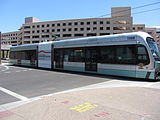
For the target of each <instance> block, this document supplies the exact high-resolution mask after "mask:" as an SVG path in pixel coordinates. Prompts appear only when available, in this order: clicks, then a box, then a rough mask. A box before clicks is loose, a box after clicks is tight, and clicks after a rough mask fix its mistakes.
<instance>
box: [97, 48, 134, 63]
mask: <svg viewBox="0 0 160 120" xmlns="http://www.w3.org/2000/svg"><path fill="white" fill-rule="evenodd" d="M100 63H107V64H129V65H135V64H136V47H135V46H108V47H102V48H101V50H100Z"/></svg>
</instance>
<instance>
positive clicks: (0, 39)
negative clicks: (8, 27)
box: [0, 32, 2, 64]
mask: <svg viewBox="0 0 160 120" xmlns="http://www.w3.org/2000/svg"><path fill="white" fill-rule="evenodd" d="M1 41H2V34H1V32H0V64H1V62H2V61H1V44H2V43H1Z"/></svg>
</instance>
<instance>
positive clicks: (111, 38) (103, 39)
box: [11, 32, 151, 49]
mask: <svg viewBox="0 0 160 120" xmlns="http://www.w3.org/2000/svg"><path fill="white" fill-rule="evenodd" d="M137 36H139V37H141V38H143V39H144V40H145V39H146V37H151V36H150V35H149V34H148V33H145V32H132V33H122V34H114V35H104V36H94V37H84V38H75V39H67V40H60V41H50V42H43V43H34V44H25V45H18V46H12V47H11V49H12V48H13V49H16V48H18V47H23V48H28V47H31V48H35V47H36V46H38V45H43V44H54V47H55V48H63V47H73V46H74V47H76V46H77V47H78V46H80V45H84V46H92V45H94V44H96V45H97V44H105V43H107V44H108V43H111V44H113V43H114V42H124V41H130V42H133V41H135V40H136V39H128V37H137ZM114 44H115V43H114Z"/></svg>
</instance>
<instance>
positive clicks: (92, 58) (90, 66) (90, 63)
mask: <svg viewBox="0 0 160 120" xmlns="http://www.w3.org/2000/svg"><path fill="white" fill-rule="evenodd" d="M85 56H86V60H85V71H95V72H97V57H98V53H97V50H96V48H87V49H86V51H85Z"/></svg>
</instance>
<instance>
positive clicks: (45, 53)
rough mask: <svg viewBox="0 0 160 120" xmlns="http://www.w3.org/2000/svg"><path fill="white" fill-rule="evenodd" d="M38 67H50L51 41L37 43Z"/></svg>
mask: <svg viewBox="0 0 160 120" xmlns="http://www.w3.org/2000/svg"><path fill="white" fill-rule="evenodd" d="M38 67H41V68H50V69H51V43H41V44H39V47H38Z"/></svg>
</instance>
